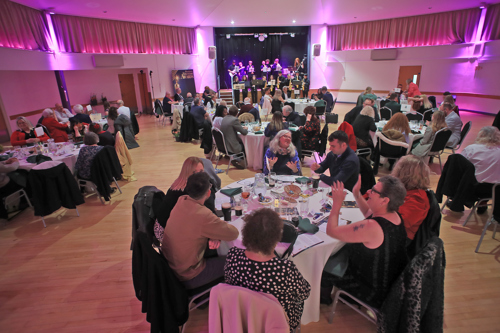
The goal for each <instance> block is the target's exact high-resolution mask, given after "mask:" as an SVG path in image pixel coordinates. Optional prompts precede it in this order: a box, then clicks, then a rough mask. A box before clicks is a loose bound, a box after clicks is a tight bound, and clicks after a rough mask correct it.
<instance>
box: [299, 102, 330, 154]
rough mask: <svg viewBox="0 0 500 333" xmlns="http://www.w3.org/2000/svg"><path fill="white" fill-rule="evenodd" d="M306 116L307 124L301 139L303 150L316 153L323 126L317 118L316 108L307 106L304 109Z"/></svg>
mask: <svg viewBox="0 0 500 333" xmlns="http://www.w3.org/2000/svg"><path fill="white" fill-rule="evenodd" d="M304 114H305V115H306V123H305V125H304V127H302V137H301V138H300V142H301V145H302V149H304V150H312V151H315V150H316V148H317V146H318V144H319V134H320V131H321V124H320V122H319V119H318V117H316V108H315V107H314V106H307V107H306V108H305V109H304ZM325 126H328V125H325Z"/></svg>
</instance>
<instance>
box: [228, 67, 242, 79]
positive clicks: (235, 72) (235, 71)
mask: <svg viewBox="0 0 500 333" xmlns="http://www.w3.org/2000/svg"><path fill="white" fill-rule="evenodd" d="M239 73H240V67H239V66H234V69H233V70H232V71H231V70H230V71H229V76H230V77H233V76H235V75H238V74H239Z"/></svg>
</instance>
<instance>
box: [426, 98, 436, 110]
mask: <svg viewBox="0 0 500 333" xmlns="http://www.w3.org/2000/svg"><path fill="white" fill-rule="evenodd" d="M428 98H429V102H431V104H432V107H433V108H435V107H436V96H429V97H428Z"/></svg>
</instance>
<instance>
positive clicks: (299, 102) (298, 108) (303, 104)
mask: <svg viewBox="0 0 500 333" xmlns="http://www.w3.org/2000/svg"><path fill="white" fill-rule="evenodd" d="M291 102H294V103H295V111H296V112H298V113H300V114H304V109H305V108H306V107H308V106H314V104H315V103H316V102H315V101H312V102H303V101H302V100H299V99H292V100H291Z"/></svg>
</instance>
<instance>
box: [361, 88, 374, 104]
mask: <svg viewBox="0 0 500 333" xmlns="http://www.w3.org/2000/svg"><path fill="white" fill-rule="evenodd" d="M362 98H363V102H364V101H365V99H367V98H369V99H373V100H374V101H376V100H377V95H375V94H374V93H373V90H372V87H366V89H365V91H364V92H363V95H362Z"/></svg>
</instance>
